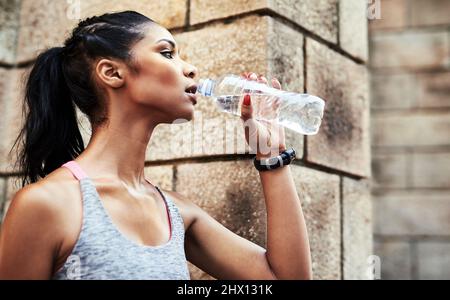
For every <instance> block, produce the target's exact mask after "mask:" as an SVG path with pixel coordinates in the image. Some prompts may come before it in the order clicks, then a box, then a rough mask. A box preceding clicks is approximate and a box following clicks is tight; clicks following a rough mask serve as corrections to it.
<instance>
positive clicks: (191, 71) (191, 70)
mask: <svg viewBox="0 0 450 300" xmlns="http://www.w3.org/2000/svg"><path fill="white" fill-rule="evenodd" d="M183 73H184V76H187V77H189V78H195V76H197V74H198V69H197V68H196V67H195V66H193V65H191V64H186V65H185V68H184V72H183Z"/></svg>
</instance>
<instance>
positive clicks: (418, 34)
mask: <svg viewBox="0 0 450 300" xmlns="http://www.w3.org/2000/svg"><path fill="white" fill-rule="evenodd" d="M449 11H450V1H448V0H428V1H422V0H385V1H382V2H381V17H382V18H381V20H374V21H372V22H371V24H370V54H371V55H370V56H371V59H370V66H371V68H372V80H371V86H372V101H371V111H372V153H373V159H372V167H373V192H372V193H373V206H374V237H375V249H376V250H375V252H376V254H378V255H380V256H381V270H382V278H386V279H434V278H439V279H450V31H449V25H450V13H449Z"/></svg>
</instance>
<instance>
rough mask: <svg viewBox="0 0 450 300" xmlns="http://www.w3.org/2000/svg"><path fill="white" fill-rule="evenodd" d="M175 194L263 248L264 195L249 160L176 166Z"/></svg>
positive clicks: (194, 273)
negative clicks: (180, 195) (183, 197)
mask: <svg viewBox="0 0 450 300" xmlns="http://www.w3.org/2000/svg"><path fill="white" fill-rule="evenodd" d="M192 174H195V176H192ZM224 178H226V180H224ZM176 191H177V192H179V193H181V194H183V195H185V196H186V197H188V198H189V199H191V200H192V201H194V202H195V203H196V204H197V205H199V206H201V207H202V208H203V209H204V210H205V211H206V212H208V213H209V214H210V215H211V216H212V217H214V218H215V219H217V220H218V221H219V222H221V223H222V224H223V225H224V226H225V227H227V228H228V229H230V230H232V231H233V232H235V233H236V234H238V235H240V236H242V237H244V238H246V239H249V240H251V241H252V242H255V243H257V244H259V245H260V246H264V245H265V226H266V214H265V207H264V195H263V194H262V189H261V184H260V181H259V176H258V173H257V172H256V171H255V170H254V168H253V166H252V165H251V162H250V161H247V160H246V161H233V162H210V163H189V164H181V165H178V166H177V176H176ZM190 272H191V276H192V277H191V278H192V279H200V278H203V279H205V278H209V277H208V276H206V274H204V273H203V272H200V271H199V270H198V269H196V268H192V267H191V269H190ZM194 276H195V277H194Z"/></svg>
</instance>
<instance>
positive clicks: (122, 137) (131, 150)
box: [77, 119, 156, 187]
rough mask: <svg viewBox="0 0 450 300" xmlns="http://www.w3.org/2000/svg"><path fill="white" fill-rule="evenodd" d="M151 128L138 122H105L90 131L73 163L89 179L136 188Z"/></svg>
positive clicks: (142, 122) (142, 176) (141, 171)
mask: <svg viewBox="0 0 450 300" xmlns="http://www.w3.org/2000/svg"><path fill="white" fill-rule="evenodd" d="M155 127H156V125H153V124H149V123H148V120H147V121H143V120H142V119H141V122H139V121H135V122H133V123H132V122H130V121H129V120H123V122H120V121H114V119H113V120H109V122H108V124H107V125H104V126H99V127H97V128H95V129H94V130H93V133H92V137H91V140H90V141H89V144H88V146H87V147H86V149H85V151H83V153H82V154H81V155H80V156H79V157H78V158H77V161H78V162H79V163H80V164H81V165H82V168H83V169H85V170H86V173H87V174H88V175H89V177H108V178H111V179H117V180H120V181H122V182H124V183H126V184H127V185H129V186H135V187H138V186H139V185H141V184H142V183H144V182H145V178H144V166H145V153H146V149H147V145H148V143H149V141H150V138H151V135H152V133H153V130H154V128H155Z"/></svg>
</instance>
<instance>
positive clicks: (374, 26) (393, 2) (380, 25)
mask: <svg viewBox="0 0 450 300" xmlns="http://www.w3.org/2000/svg"><path fill="white" fill-rule="evenodd" d="M408 1H409V0H381V3H380V5H381V6H380V7H381V18H380V19H373V20H370V21H369V25H370V26H369V28H370V30H371V31H375V30H380V29H387V28H392V29H393V28H397V29H398V28H403V27H406V26H407V22H408V18H407V16H408V3H407V2H408ZM372 3H373V2H372Z"/></svg>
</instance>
